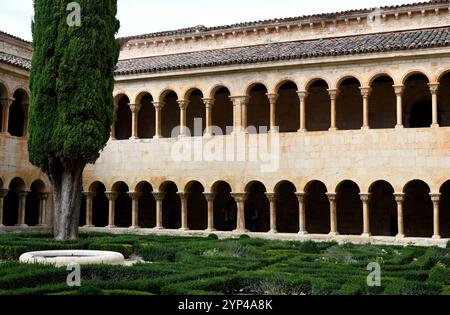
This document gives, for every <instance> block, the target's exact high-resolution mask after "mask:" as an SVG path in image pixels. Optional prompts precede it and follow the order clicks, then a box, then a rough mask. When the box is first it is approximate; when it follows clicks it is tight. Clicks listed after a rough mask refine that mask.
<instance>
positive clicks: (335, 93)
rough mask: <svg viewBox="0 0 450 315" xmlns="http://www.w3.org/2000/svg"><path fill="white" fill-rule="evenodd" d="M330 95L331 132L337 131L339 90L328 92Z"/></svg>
mask: <svg viewBox="0 0 450 315" xmlns="http://www.w3.org/2000/svg"><path fill="white" fill-rule="evenodd" d="M328 94H329V95H330V105H331V127H330V131H336V130H337V128H336V99H337V96H338V94H339V90H337V89H330V90H328Z"/></svg>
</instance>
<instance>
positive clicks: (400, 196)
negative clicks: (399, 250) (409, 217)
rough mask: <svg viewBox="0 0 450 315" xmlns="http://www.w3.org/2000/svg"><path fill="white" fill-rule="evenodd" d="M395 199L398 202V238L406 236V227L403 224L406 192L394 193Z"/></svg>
mask: <svg viewBox="0 0 450 315" xmlns="http://www.w3.org/2000/svg"><path fill="white" fill-rule="evenodd" d="M394 196H395V201H396V202H397V223H398V234H397V238H404V237H405V229H404V225H403V201H404V199H405V194H402V193H400V194H394Z"/></svg>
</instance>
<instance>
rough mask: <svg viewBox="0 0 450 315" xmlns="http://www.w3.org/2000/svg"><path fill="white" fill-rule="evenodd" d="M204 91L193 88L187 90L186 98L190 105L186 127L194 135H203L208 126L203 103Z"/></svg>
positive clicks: (187, 111) (187, 110)
mask: <svg viewBox="0 0 450 315" xmlns="http://www.w3.org/2000/svg"><path fill="white" fill-rule="evenodd" d="M203 98H204V96H203V92H202V91H201V90H200V89H197V88H193V89H190V90H189V91H188V92H186V96H185V100H187V101H188V102H189V103H188V107H187V109H186V127H187V128H188V130H189V133H188V134H190V135H191V136H193V137H202V136H203V132H204V130H205V128H206V110H205V104H204V103H203Z"/></svg>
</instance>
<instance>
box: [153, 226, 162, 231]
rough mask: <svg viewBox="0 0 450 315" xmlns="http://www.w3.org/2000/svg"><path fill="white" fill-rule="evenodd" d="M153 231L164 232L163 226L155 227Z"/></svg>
mask: <svg viewBox="0 0 450 315" xmlns="http://www.w3.org/2000/svg"><path fill="white" fill-rule="evenodd" d="M153 229H154V230H164V227H163V226H156V227H154V228H153Z"/></svg>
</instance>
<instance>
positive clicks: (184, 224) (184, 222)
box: [177, 192, 190, 231]
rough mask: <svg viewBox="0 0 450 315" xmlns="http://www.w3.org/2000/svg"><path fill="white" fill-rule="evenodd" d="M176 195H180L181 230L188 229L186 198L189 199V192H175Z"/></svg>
mask: <svg viewBox="0 0 450 315" xmlns="http://www.w3.org/2000/svg"><path fill="white" fill-rule="evenodd" d="M177 194H178V196H180V199H181V228H180V230H182V231H187V230H189V226H188V205H187V202H188V199H189V195H190V194H189V193H184V192H179V193H177Z"/></svg>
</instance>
